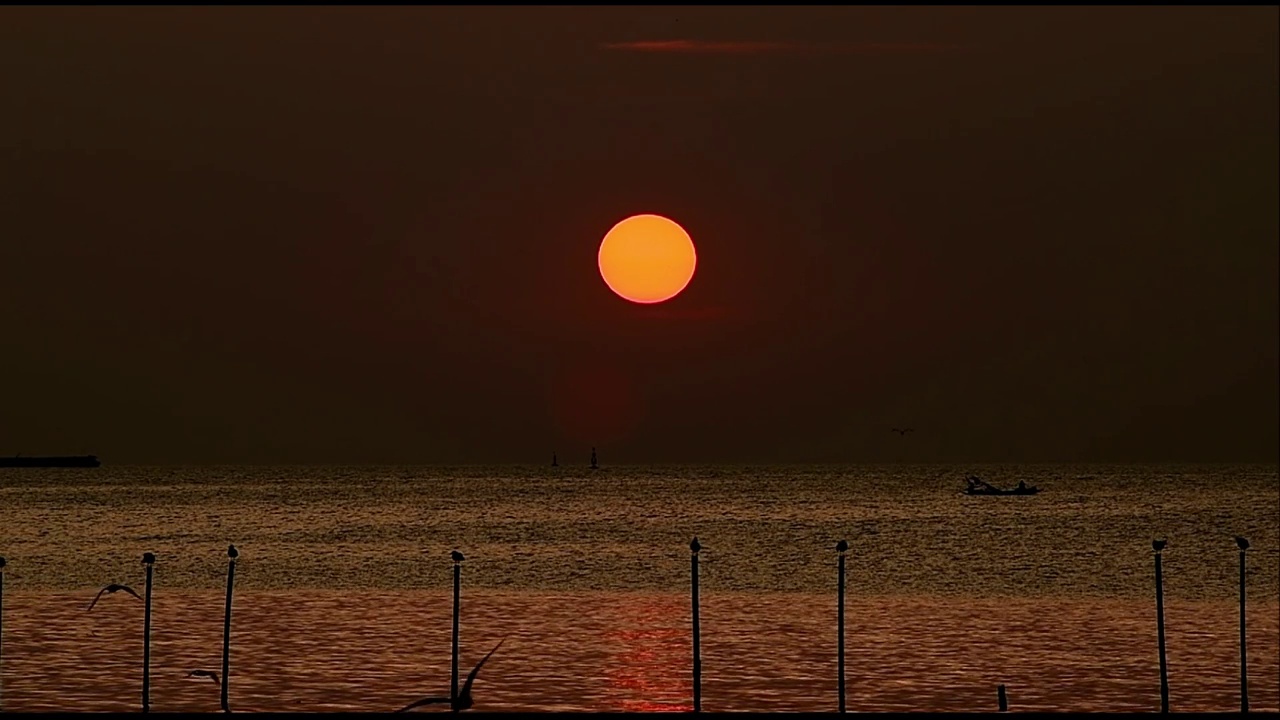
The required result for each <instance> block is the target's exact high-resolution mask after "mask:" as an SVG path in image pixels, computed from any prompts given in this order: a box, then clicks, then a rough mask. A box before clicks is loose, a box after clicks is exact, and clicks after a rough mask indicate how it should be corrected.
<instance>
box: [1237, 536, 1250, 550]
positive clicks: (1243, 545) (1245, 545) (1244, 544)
mask: <svg viewBox="0 0 1280 720" xmlns="http://www.w3.org/2000/svg"><path fill="white" fill-rule="evenodd" d="M1236 547H1238V548H1240V550H1241V551H1244V550H1248V549H1249V541H1248V540H1245V539H1244V538H1242V537H1240V536H1239V535H1237V536H1236Z"/></svg>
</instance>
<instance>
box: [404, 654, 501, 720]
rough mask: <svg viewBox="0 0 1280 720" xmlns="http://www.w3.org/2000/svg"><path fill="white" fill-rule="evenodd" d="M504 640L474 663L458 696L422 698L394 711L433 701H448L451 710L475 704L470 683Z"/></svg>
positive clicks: (463, 708) (459, 709) (455, 710)
mask: <svg viewBox="0 0 1280 720" xmlns="http://www.w3.org/2000/svg"><path fill="white" fill-rule="evenodd" d="M506 641H507V639H506V638H502V639H501V640H499V641H498V644H497V645H494V646H493V649H492V650H490V651H489V654H488V655H485V656H484V657H483V658H481V659H480V662H478V663H476V666H475V667H473V668H471V672H470V673H468V674H467V681H466V682H465V683H463V684H462V689H461V690H459V691H458V697H456V698H454V699H452V700H450V699H449V698H447V697H429V698H422V699H421V700H419V701H417V702H413V703H409V704H408V705H406V706H404V707H402V708H400V709H399V710H397V711H396V712H405V711H407V710H412V709H414V708H416V707H421V706H423V705H431V704H433V703H449V709H450V710H452V711H453V712H462V711H463V710H466V709H467V708H469V707H471V706H472V705H474V704H475V702H474V701H472V699H471V684H472V683H474V682H475V681H476V675H479V674H480V668H482V667H484V664H485V661H487V660H488V659H489V657H490V656H491V655H493V654H494V653H495V652H497V651H498V648H500V647H502V643H504V642H506Z"/></svg>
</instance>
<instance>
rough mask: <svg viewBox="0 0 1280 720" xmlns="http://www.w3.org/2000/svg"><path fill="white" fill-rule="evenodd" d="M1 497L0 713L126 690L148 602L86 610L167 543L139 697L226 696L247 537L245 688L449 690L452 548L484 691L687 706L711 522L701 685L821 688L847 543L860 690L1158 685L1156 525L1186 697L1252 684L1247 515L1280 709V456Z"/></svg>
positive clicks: (135, 479) (1142, 696) (254, 697)
mask: <svg viewBox="0 0 1280 720" xmlns="http://www.w3.org/2000/svg"><path fill="white" fill-rule="evenodd" d="M969 473H973V474H977V475H980V476H982V477H984V478H986V479H988V480H990V481H991V482H993V483H994V484H997V485H1013V484H1015V483H1016V482H1017V481H1018V480H1026V482H1027V483H1028V484H1033V485H1038V486H1040V487H1041V488H1042V489H1043V492H1042V493H1041V494H1039V495H1037V496H1032V497H967V496H965V495H963V494H961V493H960V492H959V491H960V489H961V488H962V487H963V478H964V476H965V475H966V474H969ZM0 508H2V509H0V555H3V556H5V557H6V558H8V561H9V564H8V567H7V568H6V570H5V584H4V593H5V594H4V610H3V613H4V615H3V655H2V657H0V708H3V709H4V710H11V711H24V710H63V709H65V710H133V709H137V708H138V707H139V704H140V685H141V670H140V668H141V658H142V637H141V636H142V603H141V602H138V601H137V600H136V599H134V598H132V597H129V596H127V595H125V594H124V593H117V594H114V595H107V596H104V597H103V598H102V600H101V601H100V602H99V604H98V605H97V607H95V608H94V609H93V611H92V612H87V611H86V608H87V607H88V604H89V601H90V600H92V598H93V596H94V595H95V593H96V592H97V590H98V589H99V588H101V587H102V586H103V585H105V584H107V583H112V582H119V583H126V584H129V585H130V586H132V587H134V588H136V589H137V590H138V591H139V592H142V588H143V584H144V581H143V577H144V573H143V568H142V566H141V564H140V558H141V555H142V553H143V552H146V551H151V552H155V553H156V554H157V556H158V562H157V564H156V570H155V594H154V603H155V604H154V610H153V633H152V693H151V697H152V707H153V709H155V710H157V711H195V712H199V711H210V712H213V711H217V710H218V709H219V708H218V695H219V692H218V687H217V686H216V685H215V684H214V683H213V682H211V681H210V680H209V679H207V678H205V679H188V678H186V677H185V675H186V673H187V671H189V670H192V669H197V668H203V669H210V670H218V669H220V662H221V660H220V657H221V656H220V653H221V639H222V621H223V603H224V601H225V598H224V594H223V593H224V588H225V581H226V566H227V558H226V547H227V544H228V543H230V542H234V543H235V544H236V546H237V548H238V549H239V550H240V552H241V556H240V559H239V560H238V561H237V568H236V584H235V588H236V594H235V605H234V608H235V611H234V618H233V620H234V622H233V631H232V642H231V645H232V663H231V667H232V672H231V681H230V690H231V692H230V695H231V705H232V708H233V709H236V710H246V711H266V710H317V711H334V710H394V709H398V708H399V707H402V706H404V705H406V704H407V703H409V702H411V701H413V700H416V699H418V698H420V697H423V696H426V695H442V694H444V695H447V693H448V687H449V665H450V614H451V597H450V587H451V582H452V563H451V561H450V560H449V551H450V550H452V549H454V548H457V549H460V550H462V551H463V552H464V553H465V554H466V555H467V560H466V561H465V562H464V563H463V566H462V596H463V599H462V620H461V655H462V660H461V663H460V664H461V666H462V668H461V669H462V672H464V673H465V672H466V671H467V670H469V668H470V666H471V664H473V663H474V662H475V661H477V660H478V659H479V658H480V657H482V656H483V655H484V653H486V652H488V651H489V650H490V649H492V647H493V646H494V645H495V644H496V643H497V642H498V641H499V640H502V639H503V638H505V641H504V644H503V646H502V647H501V648H500V649H499V650H498V652H497V653H495V654H494V656H493V657H492V659H491V660H490V661H489V662H488V664H487V665H486V666H485V668H484V670H483V671H482V672H481V673H480V676H479V679H478V680H477V681H476V684H475V692H474V695H475V700H476V706H475V708H476V709H477V710H494V711H514V710H531V711H538V710H548V711H550V710H559V711H564V710H580V711H594V710H687V709H689V706H690V703H691V693H692V683H691V678H690V664H691V647H690V604H689V564H690V554H689V550H688V543H689V540H690V538H691V537H692V536H694V535H697V536H698V537H699V539H700V541H701V543H702V545H703V548H704V549H703V551H702V553H701V556H700V575H699V577H700V587H701V595H702V602H701V619H702V658H703V709H705V710H709V711H718V710H756V711H770V710H833V709H835V707H836V659H835V644H836V628H835V616H836V593H835V585H836V553H835V550H834V546H835V542H836V541H837V540H839V539H841V538H845V539H847V540H848V541H849V543H850V551H849V553H848V556H847V568H848V580H847V586H848V589H847V592H848V599H847V603H846V613H847V629H846V648H847V670H846V677H847V683H848V707H849V709H850V710H942V711H947V710H956V711H974V710H991V709H994V708H995V704H996V686H997V685H999V684H1004V685H1006V687H1007V688H1008V693H1009V702H1010V708H1011V709H1013V710H1064V711H1065V710H1116V711H1123V710H1139V711H1141V710H1154V709H1158V708H1159V674H1158V667H1157V655H1156V622H1155V603H1154V598H1153V594H1154V578H1153V575H1154V571H1153V557H1152V551H1151V540H1152V538H1156V537H1167V538H1168V540H1169V545H1168V548H1167V549H1166V550H1165V551H1164V557H1163V563H1164V581H1165V599H1166V625H1167V633H1168V658H1169V678H1170V696H1171V705H1172V709H1174V710H1175V711H1178V710H1207V711H1213V710H1234V709H1236V708H1238V705H1239V645H1238V643H1239V635H1238V624H1237V623H1238V614H1237V613H1238V607H1237V602H1238V600H1237V598H1238V595H1237V593H1238V585H1237V583H1238V574H1237V573H1238V564H1237V563H1238V554H1237V551H1236V547H1235V544H1234V542H1233V541H1232V536H1233V535H1244V536H1246V537H1248V538H1249V539H1250V541H1251V542H1252V549H1251V550H1250V551H1249V565H1248V568H1249V572H1248V577H1247V592H1248V602H1249V604H1248V612H1249V625H1248V651H1249V652H1248V654H1249V677H1250V700H1251V708H1252V709H1256V710H1262V709H1273V710H1274V709H1278V708H1280V475H1278V473H1277V468H1276V467H1275V466H1242V467H1226V466H1212V467H1209V466H1194V467H1186V466H1176V467H1147V466H1143V467H1139V466H1115V467H1109V466H1079V467H1076V466H1047V465H1046V466H1007V467H999V466H991V467H965V468H952V467H927V466H916V467H912V466H892V467H606V468H603V469H601V470H599V471H595V472H592V471H589V470H587V469H585V468H572V467H562V468H548V467H541V468H539V467H493V468H482V467H465V468H354V467H353V468H340V467H332V468H320V467H293V468H241V467H228V468H182V467H173V468H153V467H102V468H97V469H92V470H28V469H22V470H18V469H0ZM105 648H109V649H110V651H109V652H104V649H105ZM434 707H436V708H437V709H438V708H439V707H440V706H434Z"/></svg>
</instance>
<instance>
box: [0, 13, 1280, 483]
mask: <svg viewBox="0 0 1280 720" xmlns="http://www.w3.org/2000/svg"><path fill="white" fill-rule="evenodd" d="M1278 26H1280V11H1278V10H1277V8H1275V7H1243V8H1190V7H1141V8H1089V7H1056V8H1055V7H1024V8H1018V7H997V8H981V9H979V8H968V7H943V8H936V7H935V8H929V7H899V8H876V7H823V8H807V9H789V8H776V7H751V8H740V9H733V8H657V7H650V8H630V9H628V8H608V7H573V8H554V9H536V8H497V7H479V8H446V7H393V8H360V7H356V8H338V7H316V8H306V7H291V8H244V7H241V8H235V7H178V8H158V9H151V8H147V9H141V8H108V7H92V8H72V7H52V8H19V7H5V8H0V158H2V159H3V164H2V167H3V168H4V171H3V172H0V278H3V281H2V282H0V327H2V328H4V331H5V334H4V336H3V342H2V344H0V373H2V375H3V378H4V402H3V403H0V455H12V454H14V453H19V452H21V453H23V454H27V455H34V454H68V453H95V454H97V455H99V456H100V457H101V458H102V459H103V462H104V463H108V464H123V463H455V462H456V463H488V462H494V463H545V462H549V461H550V457H551V453H552V451H553V450H554V451H556V452H557V453H558V454H559V456H560V458H561V462H562V463H563V462H574V463H585V462H586V460H587V458H588V456H589V455H590V450H591V446H593V445H595V446H598V449H599V451H600V455H601V462H602V463H605V464H608V463H666V462H744V463H748V462H750V463H754V462H801V463H802V462H880V461H920V462H948V463H953V462H1002V461H1045V462H1055V461H1082V462H1086V461H1170V462H1174V461H1264V462H1275V461H1276V459H1277V455H1278V454H1280V444H1278V443H1280V441H1278V440H1277V437H1278V436H1280V384H1278V382H1277V376H1278V375H1280V362H1278V357H1280V329H1278V328H1280V317H1278V310H1277V308H1278V305H1280V297H1278V293H1277V287H1278V282H1277V274H1278V269H1277V268H1278V267H1280V250H1278V248H1280V200H1278V199H1277V198H1278V197H1280V181H1278V180H1277V178H1278V176H1280V148H1278V144H1277V143H1278V137H1280V42H1278V37H1280V31H1278V30H1277V27H1278ZM637 213H657V214H661V215H665V216H667V217H670V218H672V219H675V220H676V221H677V222H679V223H680V224H681V225H682V226H683V227H684V228H685V229H686V230H687V231H688V232H689V234H690V235H691V236H692V238H693V241H694V243H695V244H696V247H697V260H698V265H697V272H696V274H695V276H694V278H693V280H692V282H691V283H690V284H689V285H688V287H687V288H686V289H685V290H684V292H683V293H681V294H680V295H678V296H677V297H675V298H674V299H672V300H670V301H668V302H665V303H660V304H657V305H651V306H642V305H637V304H632V303H628V302H626V301H625V300H622V299H620V298H619V297H617V296H616V295H614V294H613V293H612V292H610V290H609V288H608V287H607V286H606V285H605V283H604V281H603V280H602V279H601V277H600V273H599V272H598V270H597V266H596V253H597V250H598V249H599V245H600V241H601V239H602V238H603V236H604V234H605V233H606V232H607V231H608V230H609V229H610V228H611V227H612V226H613V225H614V224H615V223H617V222H618V221H620V220H622V219H623V218H625V217H627V216H629V215H633V214H637ZM903 426H909V427H912V428H915V432H914V433H912V434H910V435H908V436H907V437H905V438H901V437H899V436H898V435H897V434H894V433H891V432H890V431H889V429H890V428H891V427H903Z"/></svg>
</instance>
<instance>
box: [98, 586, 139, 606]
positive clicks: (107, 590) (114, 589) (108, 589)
mask: <svg viewBox="0 0 1280 720" xmlns="http://www.w3.org/2000/svg"><path fill="white" fill-rule="evenodd" d="M121 590H123V591H125V592H127V593H129V594H130V595H132V596H134V597H136V598H138V599H139V600H141V599H142V596H141V595H139V594H138V593H136V592H134V591H133V588H131V587H129V586H128V585H117V584H115V583H112V584H110V585H108V586H106V587H104V588H102V589H101V590H99V591H98V594H97V595H94V596H93V602H91V603H89V609H90V610H92V609H93V606H94V605H97V604H98V598H101V597H102V595H103V593H106V594H108V595H110V594H111V593H116V592H120V591H121Z"/></svg>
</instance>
